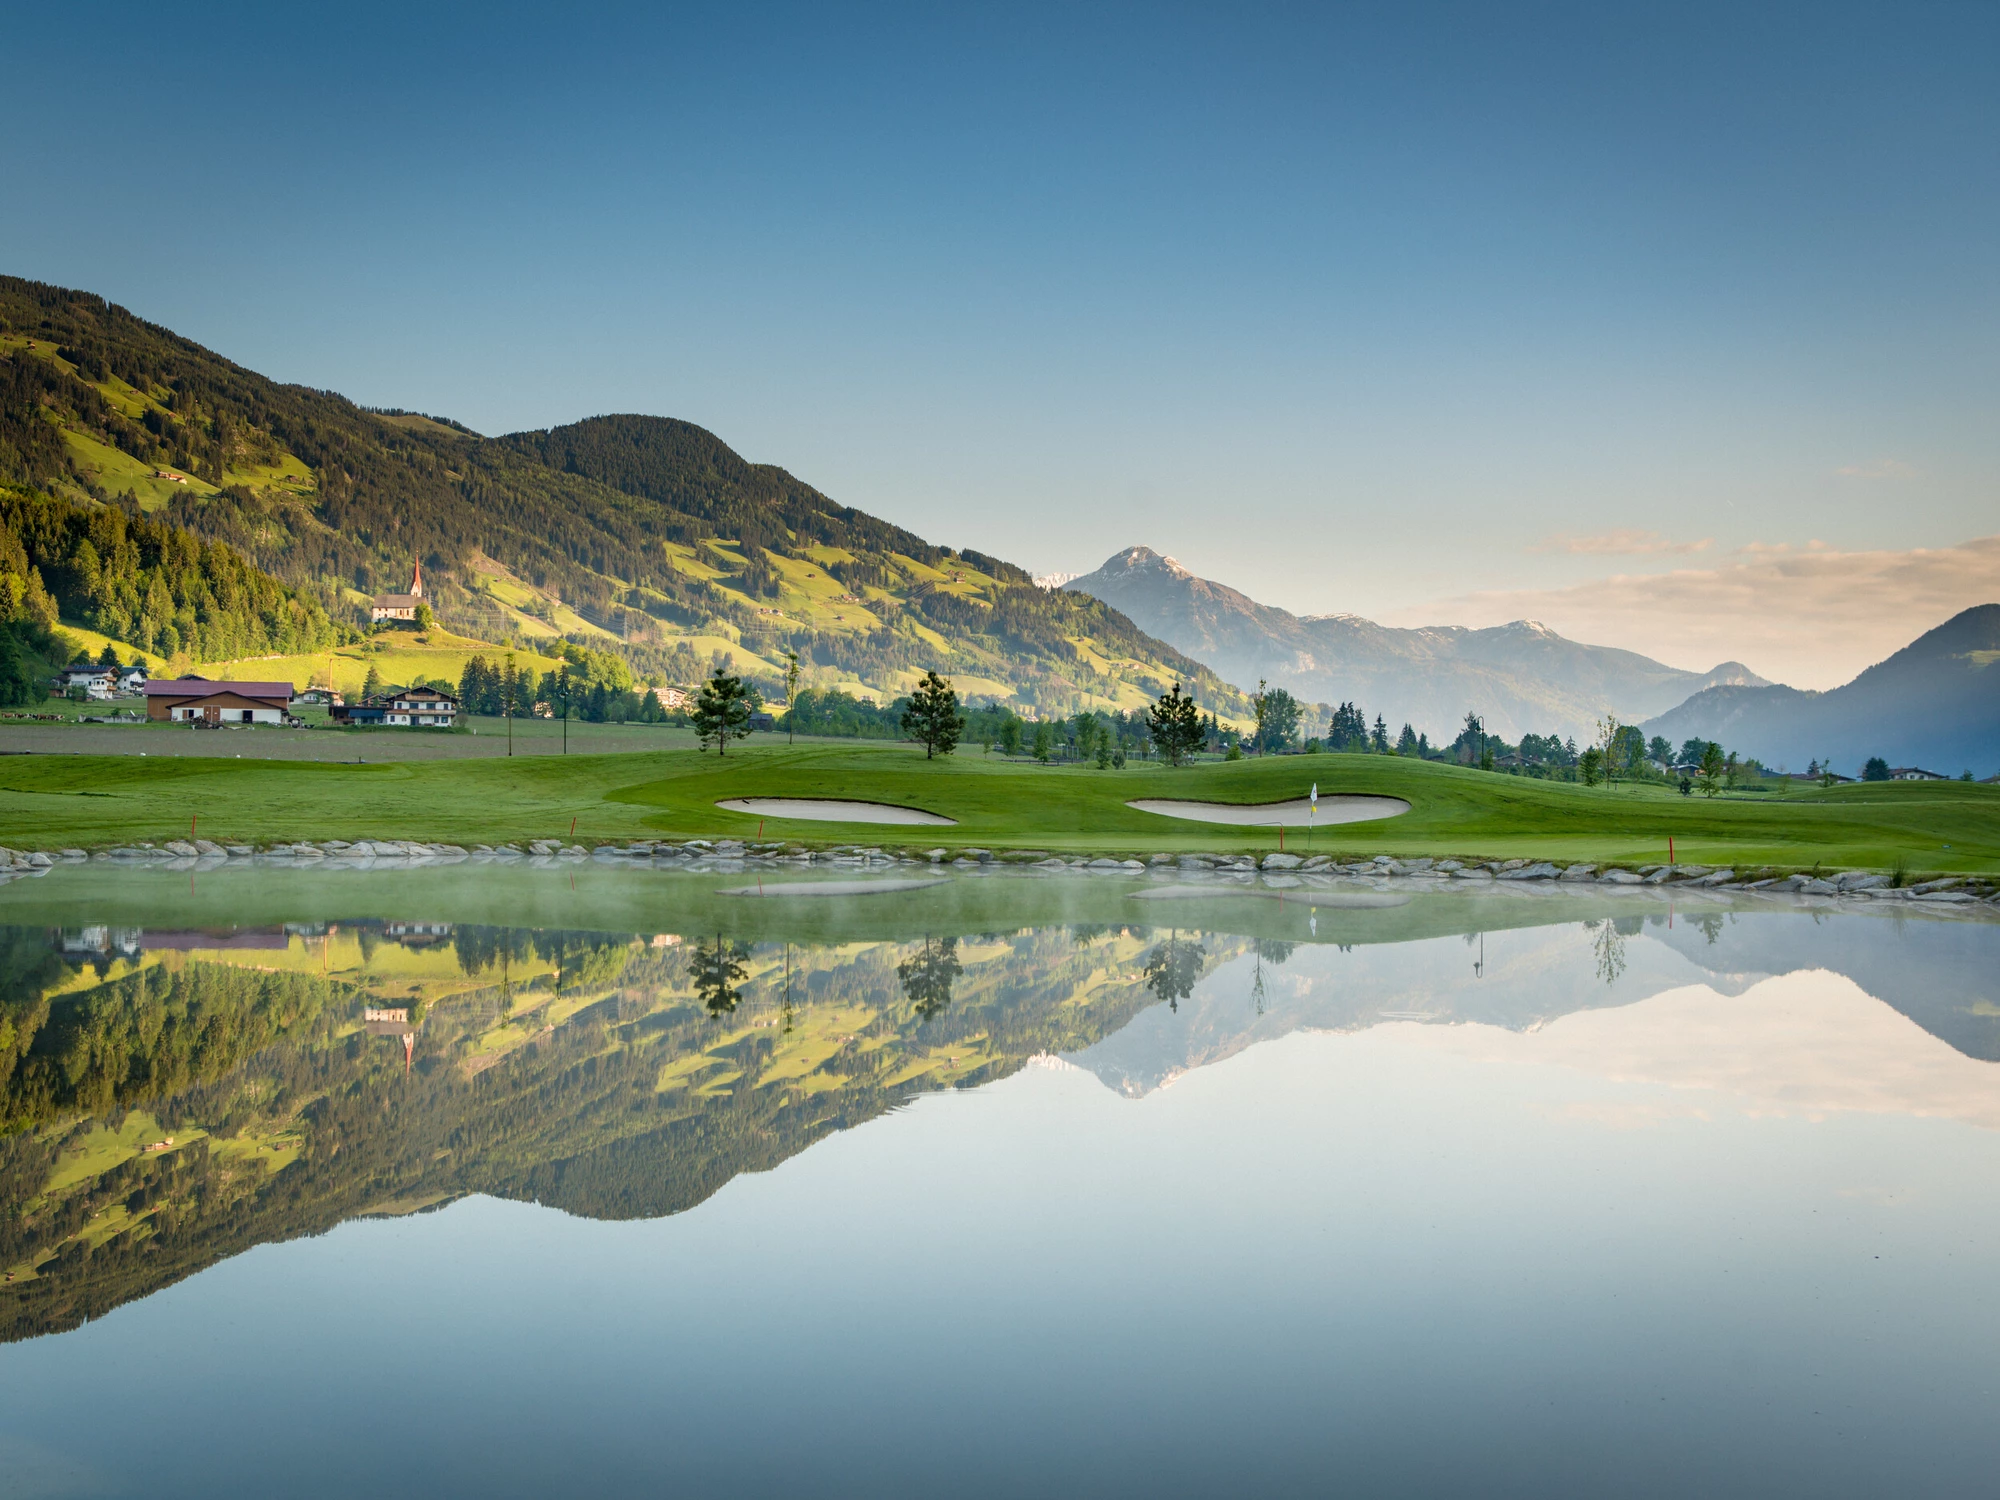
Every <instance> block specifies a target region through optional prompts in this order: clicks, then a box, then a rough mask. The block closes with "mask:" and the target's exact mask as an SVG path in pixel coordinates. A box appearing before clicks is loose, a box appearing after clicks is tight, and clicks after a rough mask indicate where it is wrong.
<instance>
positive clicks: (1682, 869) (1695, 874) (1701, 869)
mask: <svg viewBox="0 0 2000 1500" xmlns="http://www.w3.org/2000/svg"><path fill="white" fill-rule="evenodd" d="M1714 869H1715V866H1714V865H1675V866H1674V867H1673V871H1674V878H1675V879H1677V880H1698V879H1700V878H1701V877H1702V876H1703V875H1707V874H1709V873H1710V872H1712V871H1713V870H1714Z"/></svg>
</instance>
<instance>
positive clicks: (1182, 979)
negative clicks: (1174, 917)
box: [1146, 928, 1208, 1011]
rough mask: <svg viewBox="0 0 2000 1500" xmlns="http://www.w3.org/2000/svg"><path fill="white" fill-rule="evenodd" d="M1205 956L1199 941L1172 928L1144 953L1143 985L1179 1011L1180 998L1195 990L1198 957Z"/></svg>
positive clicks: (1198, 974) (1198, 973) (1199, 974)
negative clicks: (1144, 970)
mask: <svg viewBox="0 0 2000 1500" xmlns="http://www.w3.org/2000/svg"><path fill="white" fill-rule="evenodd" d="M1207 956H1208V953H1207V950H1206V949H1204V948H1203V947H1202V946H1201V944H1200V943H1197V942H1196V941H1195V940H1194V939H1193V938H1183V937H1182V936H1181V935H1180V930H1179V929H1178V928H1175V929H1173V930H1172V931H1171V932H1170V934H1169V935H1168V937H1167V940H1166V941H1165V942H1164V943H1161V944H1159V945H1158V946H1157V947H1156V948H1154V949H1153V951H1152V952H1151V953H1149V954H1147V955H1146V988H1147V989H1149V990H1151V991H1152V992H1153V993H1154V994H1155V995H1158V996H1159V997H1160V998H1161V999H1162V1000H1164V1001H1166V1002H1167V1005H1168V1008H1169V1009H1172V1010H1175V1011H1178V1010H1179V1009H1180V1008H1181V1001H1183V1000H1185V999H1187V997H1188V996H1189V995H1192V994H1193V993H1194V982H1195V981H1196V980H1197V979H1199V978H1201V961H1202V960H1203V959H1204V958H1206V957H1207Z"/></svg>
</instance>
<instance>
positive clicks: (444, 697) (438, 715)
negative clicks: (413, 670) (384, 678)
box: [383, 687, 458, 729]
mask: <svg viewBox="0 0 2000 1500" xmlns="http://www.w3.org/2000/svg"><path fill="white" fill-rule="evenodd" d="M383 707H385V708H386V709H388V711H389V712H388V717H387V718H385V719H384V720H383V722H384V723H387V724H407V725H409V726H411V727H412V728H416V729H449V728H451V726H452V722H453V721H454V720H455V719H456V718H457V717H458V699H457V697H456V696H455V695H453V694H451V693H447V692H446V691H445V690H444V689H443V688H431V687H420V688H405V689H404V690H403V691H402V692H400V693H396V694H394V695H385V696H384V700H383Z"/></svg>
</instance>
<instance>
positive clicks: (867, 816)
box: [715, 797, 958, 828]
mask: <svg viewBox="0 0 2000 1500" xmlns="http://www.w3.org/2000/svg"><path fill="white" fill-rule="evenodd" d="M715 805H716V806H717V807H720V808H723V809H725V810H727V811H729V812H740V813H749V814H750V815H751V816H752V817H757V818H804V819H806V820H808V821H810V822H814V823H923V824H928V825H934V826H936V827H939V828H956V827H957V826H958V819H956V818H941V817H939V816H938V815H937V814H936V813H932V812H925V811H924V810H923V809H922V808H920V807H897V806H895V805H893V804H892V803H888V802H841V801H837V800H835V799H834V798H831V797H731V798H730V799H729V800H728V801H726V802H718V803H716V804H715Z"/></svg>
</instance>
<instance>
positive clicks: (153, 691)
mask: <svg viewBox="0 0 2000 1500" xmlns="http://www.w3.org/2000/svg"><path fill="white" fill-rule="evenodd" d="M291 710H292V685H291V684H290V683H289V682H210V681H208V680H207V679H206V678H203V677H176V678H172V679H170V680H168V681H166V682H149V683H147V684H146V717H147V718H149V719H156V720H168V721H170V722H173V723H201V724H282V723H284V722H285V717H286V715H288V714H289V713H290V712H291Z"/></svg>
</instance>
